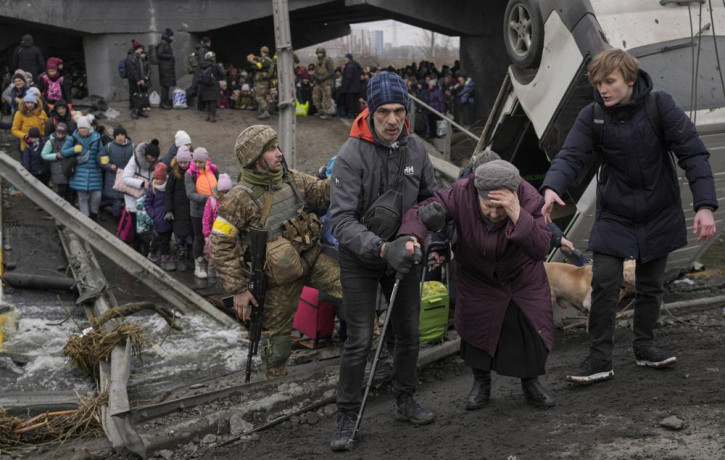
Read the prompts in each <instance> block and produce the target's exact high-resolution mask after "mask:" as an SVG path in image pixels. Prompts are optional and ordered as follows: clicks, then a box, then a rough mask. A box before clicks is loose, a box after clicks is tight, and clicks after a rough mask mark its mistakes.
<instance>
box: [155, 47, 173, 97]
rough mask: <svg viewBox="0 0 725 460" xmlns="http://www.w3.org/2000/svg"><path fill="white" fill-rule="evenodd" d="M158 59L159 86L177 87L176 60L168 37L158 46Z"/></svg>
mask: <svg viewBox="0 0 725 460" xmlns="http://www.w3.org/2000/svg"><path fill="white" fill-rule="evenodd" d="M156 59H158V61H159V64H158V65H159V84H160V85H161V86H169V87H170V86H176V59H175V58H174V51H173V50H172V49H171V40H170V39H169V37H167V36H166V35H162V36H161V41H160V42H159V43H158V45H156Z"/></svg>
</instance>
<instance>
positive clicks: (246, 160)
mask: <svg viewBox="0 0 725 460" xmlns="http://www.w3.org/2000/svg"><path fill="white" fill-rule="evenodd" d="M276 138H277V132H276V131H275V130H274V129H272V128H271V127H270V126H267V125H252V126H250V127H249V128H247V129H245V130H244V131H242V132H241V133H240V134H239V136H238V137H237V141H236V142H235V143H234V153H235V154H236V155H237V160H239V164H240V165H241V166H242V168H246V167H247V166H249V165H251V164H253V163H254V162H255V161H257V159H258V158H259V157H260V156H262V154H263V153H264V151H263V150H264V146H265V145H267V143H268V142H269V141H271V140H273V139H276Z"/></svg>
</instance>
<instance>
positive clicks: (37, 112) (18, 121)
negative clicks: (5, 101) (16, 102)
mask: <svg viewBox="0 0 725 460" xmlns="http://www.w3.org/2000/svg"><path fill="white" fill-rule="evenodd" d="M47 122H48V115H46V114H45V111H44V110H43V109H42V108H41V107H40V105H38V104H36V106H35V108H34V109H33V110H31V111H30V112H28V111H27V110H25V107H24V106H23V107H21V108H20V109H19V110H18V111H17V112H15V116H13V126H12V131H11V132H12V134H13V136H15V137H17V138H18V139H20V151H21V152H22V151H23V150H25V138H26V137H27V136H28V133H29V132H30V128H38V130H39V131H40V134H41V136H45V124H46V123H47Z"/></svg>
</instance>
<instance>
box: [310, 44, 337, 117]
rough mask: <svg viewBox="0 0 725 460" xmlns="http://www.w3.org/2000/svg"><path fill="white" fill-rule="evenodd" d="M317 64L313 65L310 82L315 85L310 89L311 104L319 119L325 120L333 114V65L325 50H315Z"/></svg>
mask: <svg viewBox="0 0 725 460" xmlns="http://www.w3.org/2000/svg"><path fill="white" fill-rule="evenodd" d="M315 54H317V62H316V63H315V74H314V75H313V76H312V80H313V82H314V84H315V86H314V88H312V104H313V105H314V106H315V107H317V110H319V113H320V118H322V119H323V120H327V119H328V118H330V116H332V115H334V114H335V110H334V109H333V108H332V90H333V89H334V88H335V81H334V79H335V63H334V62H332V58H330V57H329V56H328V55H327V52H326V51H325V48H323V47H319V48H317V50H315Z"/></svg>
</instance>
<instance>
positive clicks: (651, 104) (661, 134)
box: [592, 91, 677, 182]
mask: <svg viewBox="0 0 725 460" xmlns="http://www.w3.org/2000/svg"><path fill="white" fill-rule="evenodd" d="M644 111H645V114H646V115H647V120H649V123H650V125H651V126H652V129H653V130H654V132H655V134H656V135H657V139H659V141H660V144H662V147H663V148H664V150H665V151H666V152H667V156H668V157H669V160H670V161H669V163H670V166H671V169H670V171H671V173H672V174H673V180H674V181H675V182H677V166H676V165H677V162H676V160H675V157H674V154H673V153H672V151H671V150H670V148H669V146H668V145H667V139H666V138H665V129H664V128H663V127H662V117H660V109H659V105H658V104H657V97H656V96H655V92H654V91H650V92H649V94H647V97H645V100H644ZM605 124H606V119H605V118H604V108H603V107H602V106H601V105H599V104H597V103H596V102H592V131H593V132H594V151H595V152H596V153H597V155H598V156H599V157H600V158H599V160H598V161H599V163H600V168H599V172H598V173H597V180H598V181H599V180H600V175H601V172H602V171H601V146H602V138H603V136H604V125H605Z"/></svg>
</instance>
